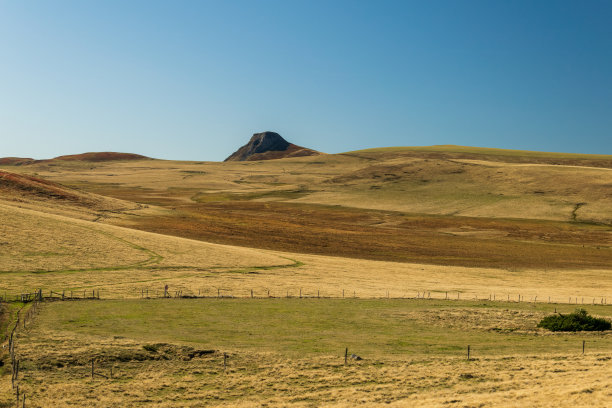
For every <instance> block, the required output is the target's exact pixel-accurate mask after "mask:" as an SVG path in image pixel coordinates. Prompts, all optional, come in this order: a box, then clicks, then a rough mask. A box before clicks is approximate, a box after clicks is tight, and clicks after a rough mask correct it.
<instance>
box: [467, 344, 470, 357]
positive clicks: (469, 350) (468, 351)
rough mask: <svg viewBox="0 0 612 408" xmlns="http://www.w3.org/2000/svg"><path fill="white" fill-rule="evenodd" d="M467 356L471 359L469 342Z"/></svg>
mask: <svg viewBox="0 0 612 408" xmlns="http://www.w3.org/2000/svg"><path fill="white" fill-rule="evenodd" d="M467 357H468V358H467V359H468V360H469V359H470V345H469V344H468V356H467Z"/></svg>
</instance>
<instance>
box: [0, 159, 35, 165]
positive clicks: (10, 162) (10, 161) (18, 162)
mask: <svg viewBox="0 0 612 408" xmlns="http://www.w3.org/2000/svg"><path fill="white" fill-rule="evenodd" d="M33 161H34V159H31V158H26V157H0V165H4V166H21V165H22V164H29V163H32V162H33Z"/></svg>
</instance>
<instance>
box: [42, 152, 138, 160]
mask: <svg viewBox="0 0 612 408" xmlns="http://www.w3.org/2000/svg"><path fill="white" fill-rule="evenodd" d="M144 159H150V158H149V157H146V156H142V155H140V154H134V153H117V152H90V153H81V154H70V155H65V156H58V157H55V158H53V159H51V160H64V161H86V162H105V161H121V160H144Z"/></svg>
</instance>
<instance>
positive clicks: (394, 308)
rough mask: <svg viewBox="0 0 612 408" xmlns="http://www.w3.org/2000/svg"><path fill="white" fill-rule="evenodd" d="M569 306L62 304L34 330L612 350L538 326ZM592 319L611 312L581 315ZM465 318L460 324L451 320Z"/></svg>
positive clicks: (367, 348) (248, 344)
mask: <svg viewBox="0 0 612 408" xmlns="http://www.w3.org/2000/svg"><path fill="white" fill-rule="evenodd" d="M555 309H556V310H557V311H559V312H570V311H573V310H574V307H572V306H569V305H563V306H554V305H548V304H537V305H534V304H528V303H520V304H519V303H502V302H496V303H493V302H486V301H485V302H471V301H469V302H464V301H459V302H457V301H433V300H404V299H389V300H387V299H383V300H374V299H370V300H360V299H197V300H195V299H177V300H165V299H155V300H144V301H143V300H129V301H102V302H80V303H78V304H74V303H70V302H65V303H55V304H50V305H47V306H45V309H44V311H43V312H42V314H41V316H40V319H39V321H40V323H39V325H40V329H41V330H43V331H44V330H61V331H64V332H74V333H77V334H87V335H94V336H100V337H106V336H122V337H126V338H130V339H134V340H136V341H140V342H153V343H155V342H167V343H187V344H191V345H197V346H198V347H204V348H211V349H224V348H225V349H231V350H234V349H239V350H252V351H258V352H261V351H266V352H275V353H281V354H288V355H308V354H313V353H314V354H327V355H341V354H342V352H343V351H344V349H345V347H348V348H349V350H351V351H354V352H356V353H358V354H360V355H362V356H363V357H365V358H392V357H397V358H402V356H414V355H421V356H426V355H463V354H464V353H465V349H466V348H467V346H468V345H470V346H471V347H472V350H473V353H474V355H481V356H483V355H487V356H492V355H509V354H534V353H535V354H538V353H548V352H558V353H575V352H577V351H579V348H580V347H581V344H582V343H581V342H582V339H583V338H586V339H588V342H589V349H590V350H597V351H601V350H612V336H610V335H599V334H583V335H581V336H580V337H578V336H577V335H575V334H557V335H549V334H548V333H547V332H546V331H544V330H542V329H537V328H536V325H537V322H538V321H539V320H540V319H541V318H542V317H543V316H545V315H546V314H550V313H552V312H553V311H554V310H555ZM587 309H588V310H589V311H590V312H592V313H594V314H604V315H605V313H610V312H611V310H610V307H605V306H588V307H587ZM457 316H462V319H463V321H460V322H457V321H456V320H455V318H456V317H457Z"/></svg>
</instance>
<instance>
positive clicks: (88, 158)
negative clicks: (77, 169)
mask: <svg viewBox="0 0 612 408" xmlns="http://www.w3.org/2000/svg"><path fill="white" fill-rule="evenodd" d="M146 159H150V157H147V156H142V155H140V154H134V153H117V152H90V153H81V154H69V155H65V156H58V157H55V158H53V159H44V160H35V159H31V158H24V157H0V165H4V166H22V165H26V164H35V163H46V162H52V161H83V162H107V161H128V160H146Z"/></svg>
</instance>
